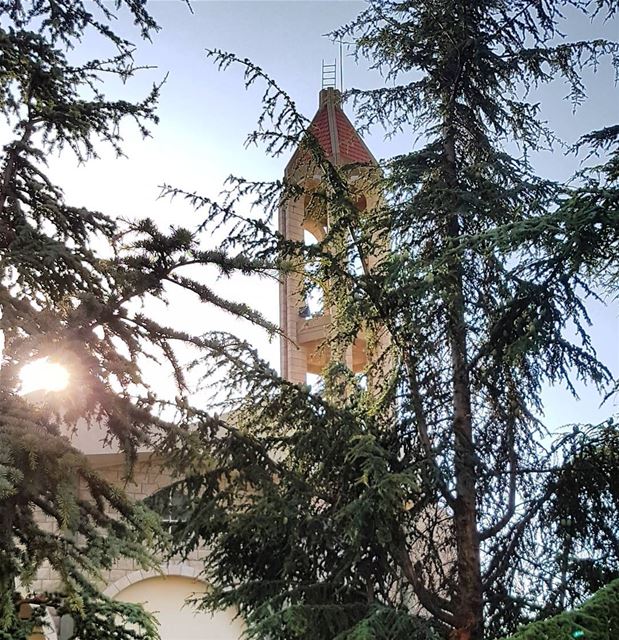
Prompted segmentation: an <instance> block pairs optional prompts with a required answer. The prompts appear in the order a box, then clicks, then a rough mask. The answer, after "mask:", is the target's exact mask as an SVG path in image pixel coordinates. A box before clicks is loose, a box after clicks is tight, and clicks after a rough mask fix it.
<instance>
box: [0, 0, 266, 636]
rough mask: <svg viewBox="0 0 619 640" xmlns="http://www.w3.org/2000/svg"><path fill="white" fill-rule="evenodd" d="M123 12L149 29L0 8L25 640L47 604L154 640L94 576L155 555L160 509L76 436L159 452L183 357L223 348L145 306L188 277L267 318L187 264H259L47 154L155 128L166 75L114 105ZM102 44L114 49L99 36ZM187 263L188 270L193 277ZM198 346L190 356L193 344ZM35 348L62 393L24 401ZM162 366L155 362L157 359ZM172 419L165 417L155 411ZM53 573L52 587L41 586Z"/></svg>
mask: <svg viewBox="0 0 619 640" xmlns="http://www.w3.org/2000/svg"><path fill="white" fill-rule="evenodd" d="M121 15H124V16H130V17H131V18H132V20H133V22H134V26H135V27H136V29H137V32H138V34H139V36H140V37H142V38H150V37H151V36H152V35H153V34H154V33H155V32H156V30H157V28H158V27H157V25H156V24H155V22H154V20H153V19H152V17H151V16H150V15H149V13H148V12H147V10H146V7H145V4H144V3H143V2H141V1H138V2H134V1H133V0H128V1H127V2H124V1H121V0H119V1H118V2H114V3H108V2H99V1H98V0H97V1H95V2H92V3H90V2H89V3H86V2H81V1H73V0H71V1H65V0H57V1H56V0H55V1H54V2H47V1H43V0H32V1H31V2H21V1H18V0H15V1H13V0H6V1H4V0H3V1H1V2H0V111H1V113H2V116H3V119H4V122H3V136H5V140H4V142H3V146H2V156H1V159H0V163H1V169H0V311H1V318H0V332H1V334H2V339H3V351H2V369H1V372H0V637H1V638H3V639H4V638H6V639H8V638H11V639H12V640H14V639H16V638H26V637H28V635H29V634H30V632H31V631H32V630H33V629H35V628H37V627H38V626H40V625H41V624H43V622H44V620H45V617H46V616H45V614H46V610H51V611H54V610H55V612H56V613H57V614H58V615H63V614H64V613H67V614H70V615H71V616H72V617H73V620H74V623H75V638H79V639H80V640H98V639H101V640H103V639H105V640H108V639H109V638H115V639H117V640H147V639H151V638H155V637H156V636H157V628H156V623H155V621H154V619H153V618H152V617H151V616H150V615H147V614H146V613H145V612H144V611H143V610H142V608H141V607H139V606H137V605H129V604H125V603H121V602H116V601H113V600H111V599H109V598H107V597H105V596H104V595H103V593H102V591H101V589H102V588H103V587H102V584H103V583H102V572H104V571H105V570H107V569H110V568H112V567H113V565H114V563H115V561H117V560H119V559H122V558H124V559H132V560H134V561H135V562H136V564H137V566H142V567H146V568H149V567H151V568H152V567H154V566H157V565H158V563H157V562H156V560H155V556H154V552H155V551H156V550H157V549H159V548H160V547H161V546H162V545H163V544H164V542H165V539H166V536H164V535H163V533H162V530H161V527H160V525H159V520H158V517H157V516H156V514H155V513H154V512H153V511H150V510H149V509H148V508H146V507H145V506H144V505H136V504H133V503H132V502H131V501H130V500H129V499H128V497H127V496H126V495H125V493H124V492H123V490H122V489H120V488H118V487H116V486H112V485H111V484H109V483H108V482H107V481H106V480H104V479H103V478H102V477H101V476H100V475H99V474H98V473H97V472H96V471H94V470H93V469H92V468H91V466H90V463H89V461H88V459H87V458H86V457H85V456H84V455H83V454H82V453H80V451H78V450H77V449H75V448H74V447H73V446H71V444H70V441H69V439H68V437H67V436H68V435H69V434H70V433H71V432H72V431H74V430H76V429H84V428H87V427H88V424H89V423H90V424H91V425H92V424H96V425H99V426H100V427H103V428H104V429H105V434H106V442H107V443H108V444H109V445H113V446H115V447H116V448H117V450H120V451H122V452H124V454H125V458H126V462H127V464H126V476H127V479H129V478H130V477H131V473H132V470H133V463H134V462H135V460H136V452H137V450H138V448H148V449H151V450H153V449H156V448H157V445H158V443H160V442H162V441H165V440H166V439H167V438H170V437H172V436H171V434H173V435H174V438H176V440H178V439H179V438H180V439H181V440H182V437H183V433H184V426H183V425H182V424H181V425H179V423H178V422H177V421H176V420H175V419H174V411H175V408H176V407H177V406H181V407H184V406H185V404H186V402H187V395H188V383H187V380H186V376H185V373H186V372H185V369H184V366H183V362H182V359H181V358H180V356H179V355H178V354H179V346H180V345H183V348H184V349H185V353H187V352H192V350H193V351H194V352H195V353H196V354H197V353H202V354H204V356H203V357H205V358H206V355H207V354H208V353H214V354H216V356H217V357H218V355H217V354H219V352H220V351H221V349H222V345H221V344H220V343H219V342H218V341H217V340H216V339H214V338H208V339H207V338H204V337H203V336H200V335H191V334H189V333H187V332H186V331H183V330H182V329H179V328H173V327H167V326H165V325H164V324H161V323H160V322H157V321H156V320H155V319H153V318H151V317H149V315H148V313H147V311H146V308H147V307H146V305H145V303H147V302H149V301H152V300H159V301H162V302H164V303H165V302H166V300H167V296H168V293H169V292H170V291H171V290H174V289H183V290H185V291H187V292H189V293H190V294H192V295H193V296H194V299H195V300H196V302H197V303H203V304H204V305H216V306H218V307H220V308H222V309H225V310H227V311H229V312H230V313H233V314H236V315H238V316H241V317H244V318H246V319H248V320H249V321H253V322H257V323H260V324H262V325H263V326H265V327H266V328H268V329H270V330H271V329H272V327H269V325H268V323H267V322H266V321H265V320H264V319H263V318H261V317H260V316H259V315H258V314H256V313H255V312H253V311H252V310H251V309H249V308H248V307H247V306H246V305H243V304H239V303H235V302H233V301H229V300H226V299H224V298H222V297H221V296H219V295H217V294H216V293H215V292H214V291H213V290H212V289H211V288H210V287H208V286H207V285H206V284H205V283H204V281H203V280H201V279H195V278H194V275H195V270H196V269H199V268H200V267H201V266H204V265H208V266H212V267H215V268H216V269H218V270H219V271H220V272H221V274H222V275H224V276H225V275H229V274H230V273H233V272H237V271H239V272H249V271H251V272H253V273H257V272H261V270H262V269H263V266H262V265H261V264H260V263H257V262H256V261H255V260H253V259H248V258H245V257H243V256H241V255H237V254H234V253H226V252H224V251H221V250H209V251H206V250H203V249H201V248H200V240H199V238H200V233H201V231H200V229H199V228H196V229H183V228H172V229H170V230H167V231H162V230H160V229H158V228H157V227H156V225H155V224H154V223H153V222H152V221H150V220H147V219H146V220H140V221H134V222H126V221H123V220H121V219H117V218H112V217H110V216H107V215H105V214H103V213H100V212H98V211H91V210H88V209H86V208H84V207H80V206H74V205H72V204H70V203H68V202H67V201H66V199H65V196H64V194H63V191H62V187H61V185H58V184H56V183H55V182H54V181H53V180H52V178H51V177H50V175H52V172H51V171H50V165H53V163H54V160H55V158H56V156H57V154H58V153H59V152H61V151H64V152H66V153H72V154H73V155H74V156H75V157H76V158H77V160H78V161H80V162H87V161H88V160H89V159H91V158H93V157H96V155H97V152H98V149H99V148H100V147H101V145H103V146H106V147H107V148H108V149H110V148H111V149H112V150H113V151H114V152H115V153H117V154H121V153H122V136H121V128H122V127H124V126H125V123H127V121H130V122H132V123H133V124H134V125H135V126H137V128H138V131H139V132H140V133H142V135H144V136H146V135H149V128H150V127H151V126H152V125H154V124H156V123H157V115H156V113H155V109H156V103H157V98H158V95H159V92H160V88H161V85H156V86H154V87H153V88H152V91H151V92H150V93H148V95H146V97H145V98H144V99H142V100H141V101H138V102H135V103H131V102H129V101H126V100H123V99H110V98H108V97H107V96H106V94H105V88H106V83H105V79H106V78H109V77H110V76H116V77H118V78H120V79H122V80H127V79H129V78H130V77H131V76H132V75H133V74H134V73H136V72H137V71H138V68H136V66H135V64H134V62H133V57H132V53H133V50H134V45H133V44H132V43H131V42H129V41H128V40H126V39H125V38H123V37H121V36H119V35H118V34H117V33H116V32H115V31H114V30H113V23H114V21H115V20H116V19H117V18H118V17H119V16H121ZM93 37H94V38H99V39H100V40H99V43H100V44H102V46H108V47H109V49H110V51H111V57H110V58H109V59H101V60H86V61H83V60H82V61H81V56H83V51H82V49H81V48H80V43H81V42H82V40H83V39H85V38H93ZM106 43H107V44H106ZM192 269H193V270H194V271H193V272H192ZM192 357H193V356H192ZM40 358H48V360H50V361H51V362H59V363H61V364H62V365H63V366H65V367H66V368H67V369H68V370H69V373H70V387H69V389H68V390H67V391H66V392H63V393H62V394H57V395H56V396H53V397H51V396H47V397H45V398H43V399H41V400H40V401H39V400H37V401H33V400H32V398H24V397H22V396H21V395H20V383H19V372H20V369H21V368H22V367H23V366H24V365H25V364H27V363H29V362H32V361H36V360H38V359H40ZM152 363H154V365H153V364H152ZM145 366H151V367H152V366H159V367H167V368H168V370H169V371H170V373H171V375H172V376H173V379H174V382H175V390H174V391H173V392H172V394H169V396H167V397H160V396H158V395H157V394H156V393H155V391H154V390H153V389H151V388H150V387H149V385H148V383H147V380H146V378H145V377H144V375H143V370H144V367H145ZM164 416H165V417H167V418H168V419H164ZM41 568H47V569H52V570H53V571H54V575H55V576H56V578H57V588H55V589H54V590H53V592H50V593H40V592H38V591H37V590H36V588H35V586H36V584H37V583H36V582H35V580H36V577H37V572H38V570H39V569H41Z"/></svg>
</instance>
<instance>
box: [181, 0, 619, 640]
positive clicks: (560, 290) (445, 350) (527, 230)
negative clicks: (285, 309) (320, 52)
mask: <svg viewBox="0 0 619 640" xmlns="http://www.w3.org/2000/svg"><path fill="white" fill-rule="evenodd" d="M565 7H569V8H570V9H571V10H578V11H582V12H584V13H585V14H587V15H590V14H591V12H593V11H595V10H596V7H598V8H599V11H600V12H602V14H606V13H608V14H613V13H614V10H615V6H614V4H613V3H604V2H600V3H598V4H597V5H595V4H591V3H580V2H576V1H574V2H569V1H566V2H561V1H559V0H556V1H555V0H547V1H543V2H542V1H539V2H529V1H525V0H522V1H510V2H503V1H500V0H499V1H496V0H492V1H489V0H474V1H471V0H466V1H464V0H463V1H462V2H460V1H454V0H449V1H447V0H427V1H425V0H415V1H401V2H389V1H382V2H369V3H368V7H367V9H366V10H365V11H364V12H363V13H362V14H361V15H360V17H359V18H358V19H357V20H355V21H354V22H353V23H352V24H350V25H348V26H347V27H344V28H342V29H340V30H339V31H337V32H336V33H335V34H334V36H335V37H336V38H337V39H345V40H347V41H350V40H352V41H354V42H355V46H356V52H357V53H358V55H360V56H365V57H367V58H368V59H369V61H370V62H371V63H372V64H373V65H374V66H375V67H376V68H379V69H381V70H382V72H383V73H384V75H385V76H387V78H388V79H389V87H388V88H384V87H381V88H379V89H376V90H373V91H351V92H349V93H350V96H351V97H352V98H353V99H354V101H355V104H356V105H357V109H358V114H359V118H360V121H361V124H362V125H365V126H371V125H373V124H381V125H383V126H384V127H385V128H386V129H387V132H388V133H389V134H394V135H396V134H398V132H399V131H400V130H404V131H409V130H410V129H412V130H413V131H414V132H415V133H417V134H420V136H421V138H420V140H421V146H420V148H418V149H414V150H411V151H410V153H407V154H404V155H402V156H399V157H396V158H393V159H391V160H388V161H386V162H385V163H383V166H382V173H381V174H380V175H379V172H377V171H373V170H367V169H366V170H363V169H361V168H359V167H343V168H340V169H336V168H334V167H332V166H331V165H329V163H328V162H327V161H326V160H325V158H324V156H323V154H322V153H321V151H320V149H319V148H318V145H317V144H316V141H315V140H313V138H312V136H311V135H305V134H304V132H303V127H304V126H305V125H304V122H305V121H304V120H303V119H302V118H301V117H300V116H296V117H294V116H293V115H291V111H290V110H291V108H292V106H293V105H292V102H291V101H290V99H289V98H287V97H286V96H285V95H284V94H283V93H282V92H281V90H279V88H278V87H277V86H276V85H275V84H274V83H272V82H271V81H268V80H267V90H266V94H265V101H264V112H263V114H262V116H261V118H260V128H259V129H258V131H257V132H256V133H255V134H254V135H253V136H252V137H251V140H254V141H259V142H265V143H266V144H267V145H269V148H270V149H271V150H272V151H274V152H277V153H280V152H282V150H284V149H290V150H292V149H294V147H295V146H296V145H298V144H301V145H302V146H303V148H304V150H305V152H306V153H307V156H308V158H309V163H310V167H309V169H308V174H309V175H313V174H315V173H316V171H317V170H318V171H321V172H322V176H323V183H322V185H321V186H320V187H319V188H318V190H317V191H316V190H312V191H310V192H308V193H305V192H304V190H303V186H302V185H299V184H290V183H288V182H286V181H283V182H281V183H279V182H278V183H274V184H263V183H258V184H257V183H252V182H245V181H243V180H241V179H234V180H231V183H230V197H229V199H228V201H227V202H226V203H224V204H223V205H220V204H217V203H212V202H209V201H207V200H204V199H200V198H199V196H197V195H195V194H184V195H186V197H188V198H189V199H191V200H192V201H193V202H194V203H195V204H196V205H198V206H200V207H203V208H206V211H207V214H206V216H205V217H206V220H205V225H206V224H208V223H224V224H225V223H230V224H231V225H233V229H232V231H231V233H230V237H229V238H228V240H227V241H226V243H224V246H226V245H227V246H229V247H234V248H235V250H236V249H238V248H239V247H242V248H243V249H244V253H245V255H247V256H248V257H254V258H264V257H265V256H275V257H276V258H277V259H278V260H279V266H280V269H281V270H282V272H284V273H286V272H290V271H293V272H294V271H295V270H298V271H299V272H300V273H303V277H304V279H305V288H306V289H307V290H311V289H312V288H316V287H320V288H322V289H323V290H324V292H325V308H326V309H330V310H331V315H332V317H333V318H335V320H336V321H335V322H334V330H333V332H332V334H331V335H329V346H330V348H331V349H332V353H335V354H338V353H343V350H344V349H345V347H346V346H347V345H349V344H350V342H351V341H352V339H353V338H354V336H356V335H357V333H358V332H359V331H365V332H366V334H367V335H368V336H369V342H370V344H373V347H374V359H373V362H372V363H371V364H370V365H369V366H368V369H367V371H366V372H365V374H366V377H365V378H363V377H359V376H354V375H352V374H351V373H350V372H349V371H347V370H346V368H345V367H343V366H341V365H340V364H339V363H338V362H337V357H336V358H335V362H334V363H333V365H332V366H331V367H330V368H329V369H328V370H327V371H325V372H324V393H321V392H320V391H317V390H314V391H313V392H312V391H310V390H309V389H307V388H305V387H299V386H295V385H292V384H290V383H287V382H285V381H282V380H280V379H279V378H278V376H277V375H276V374H275V372H273V371H272V370H270V369H269V368H268V367H267V366H266V365H265V364H264V363H262V362H261V361H260V360H259V358H257V356H256V355H255V353H254V352H253V351H252V350H251V349H249V348H247V346H246V345H243V344H241V343H239V342H238V341H235V340H234V339H233V338H229V341H228V343H227V345H226V350H225V352H222V354H221V357H220V358H221V363H222V364H224V365H226V366H227V367H228V372H227V374H226V376H225V380H226V389H225V393H223V394H222V393H218V394H217V395H216V397H217V400H218V401H219V402H221V406H222V411H223V412H224V417H221V416H219V415H212V414H209V413H207V412H205V411H201V410H198V409H187V412H186V416H187V420H188V421H189V422H192V423H194V424H195V431H194V432H193V433H192V442H193V444H194V445H195V449H193V450H192V449H190V448H189V447H187V448H176V449H175V451H174V455H175V456H176V457H177V461H178V464H179V465H180V466H181V468H182V469H183V470H184V472H187V473H188V474H189V477H188V479H187V480H186V481H185V482H180V483H179V484H178V485H177V486H176V487H174V488H172V489H171V491H172V492H173V493H176V495H177V497H179V496H180V497H183V498H184V499H185V514H184V521H183V522H182V523H179V525H178V531H177V535H178V538H177V539H178V548H179V549H180V550H181V551H184V552H189V551H191V550H192V549H195V548H196V547H197V546H199V545H202V544H205V545H206V546H207V549H208V552H207V556H206V560H205V575H206V576H207V577H208V579H209V580H210V581H211V583H212V584H213V585H214V589H213V591H212V592H211V593H209V594H208V595H207V596H206V598H205V599H204V602H203V604H204V606H205V607H208V608H219V607H222V608H223V607H226V606H230V605H236V606H237V607H238V608H239V609H240V612H241V614H242V615H243V616H244V617H245V618H246V619H247V621H248V624H249V629H248V634H249V635H250V637H255V638H260V637H270V638H287V639H288V638H299V639H305V638H307V639H309V638H321V639H324V640H327V639H329V640H331V639H333V638H349V637H355V638H357V637H363V638H374V639H379V638H381V639H382V638H398V639H400V638H409V637H418V638H427V637H433V634H434V635H439V636H441V637H449V638H454V639H458V640H468V639H472V640H479V639H480V638H482V637H485V638H491V637H497V636H499V635H504V634H506V633H510V632H513V631H514V630H515V629H517V628H518V627H519V626H520V625H521V624H523V623H525V622H527V621H529V620H531V619H534V618H536V617H545V616H549V615H552V614H554V613H555V612H557V611H559V610H562V609H564V608H566V607H572V606H575V605H577V604H579V603H580V602H581V601H582V599H583V598H584V597H586V596H587V595H588V594H590V593H592V592H593V591H595V590H596V589H598V588H599V587H600V586H601V585H602V584H604V583H605V582H607V581H610V580H612V579H615V578H617V576H618V571H619V553H618V551H619V530H618V528H617V522H618V516H619V514H618V509H617V504H618V503H617V493H616V491H617V488H616V487H617V460H616V454H615V453H614V451H616V441H617V426H616V423H614V422H609V423H607V424H604V425H601V426H599V427H586V428H584V427H583V428H577V429H575V430H574V431H573V432H572V433H569V434H568V435H565V433H561V434H550V433H548V432H547V430H546V429H545V427H544V425H543V424H542V423H541V422H540V420H539V419H538V418H537V416H539V415H540V412H541V409H542V406H541V388H542V385H544V384H547V383H552V384H560V385H564V386H566V387H567V388H569V389H572V390H573V379H580V380H583V381H585V382H586V383H588V384H590V385H591V386H592V387H594V388H597V389H599V390H604V391H607V392H611V391H612V388H613V380H612V376H611V374H610V372H609V371H608V370H607V368H606V367H605V366H604V364H603V362H602V361H601V360H600V359H599V358H598V356H597V355H596V353H595V351H594V350H593V348H592V345H591V342H590V339H589V335H588V324H589V318H588V315H587V309H586V304H587V300H588V299H589V298H591V297H595V296H596V295H597V294H596V293H595V291H596V290H597V291H603V292H604V293H605V292H606V291H607V290H606V289H604V287H605V286H607V285H609V284H610V285H611V286H612V285H613V282H614V284H615V285H616V279H615V280H612V277H614V278H616V268H617V260H616V255H617V251H618V250H619V242H618V241H619V237H618V235H617V231H618V228H617V221H618V220H619V216H618V215H617V214H618V212H617V193H618V189H617V186H618V185H617V172H616V166H617V165H616V162H617V160H616V158H617V156H616V147H613V146H612V145H613V144H614V143H613V138H614V136H615V135H616V129H615V128H613V127H611V128H609V129H606V130H604V131H601V132H598V133H594V134H591V135H590V136H587V137H586V138H584V139H583V140H582V141H581V144H582V146H583V148H587V149H591V148H592V146H591V145H594V148H595V146H597V147H598V148H599V147H600V145H603V144H605V143H607V144H608V145H610V146H608V147H607V152H608V151H610V157H608V158H605V159H604V160H603V162H606V160H608V161H607V162H606V164H605V165H604V168H603V170H602V171H601V172H596V171H594V170H593V169H591V170H587V171H583V172H582V173H581V174H580V175H579V176H578V177H577V179H576V180H575V181H573V182H572V183H571V185H570V186H568V185H566V184H561V183H557V182H553V181H550V180H548V179H546V178H544V177H543V176H538V175H536V174H535V172H534V170H533V167H532V166H531V164H530V162H529V156H530V153H531V152H534V151H539V150H541V149H542V148H544V147H546V146H548V145H552V144H554V142H555V140H554V136H553V133H552V131H551V130H550V129H548V127H547V125H546V124H544V123H542V122H541V121H540V120H539V118H538V107H537V105H536V104H535V103H534V102H533V99H532V97H531V92H532V91H534V90H535V88H536V87H537V86H538V85H539V84H542V83H545V82H549V81H550V80H552V79H554V78H562V79H564V80H565V81H566V82H567V85H568V87H569V91H570V96H571V98H572V99H573V101H574V103H575V104H579V103H580V102H582V101H583V100H584V99H585V93H584V86H583V82H582V80H581V77H582V72H583V70H584V69H585V68H587V67H589V66H591V65H595V64H597V63H598V62H599V60H600V59H601V58H604V57H609V58H611V59H612V58H613V56H614V57H615V60H616V54H617V51H618V46H617V44H615V43H612V42H606V41H603V40H595V41H592V42H573V43H572V42H570V41H569V40H563V41H561V42H560V43H559V44H557V42H556V38H558V36H559V32H560V30H561V29H562V28H563V26H564V25H563V23H562V16H561V11H562V10H563V9H564V8H565ZM213 55H214V56H215V57H216V59H217V61H219V62H220V63H221V64H222V65H223V66H228V65H230V64H231V63H233V62H238V63H240V64H242V65H243V67H244V68H245V70H246V72H245V76H246V79H248V81H249V82H251V81H253V80H262V79H263V78H264V73H263V72H262V71H261V70H260V69H258V68H256V67H255V66H254V65H253V64H252V63H250V62H248V61H241V60H236V59H235V58H234V57H233V56H230V55H228V54H223V53H221V52H214V53H213ZM271 125H272V126H271ZM287 127H288V128H287ZM508 142H509V144H508ZM513 149H517V151H515V152H513V153H514V155H511V154H510V150H513ZM560 153H561V151H560V148H559V147H558V146H557V147H556V149H555V154H556V158H557V159H558V158H559V157H560V155H559V154H560ZM352 177H356V178H357V179H356V181H355V182H353V181H352V180H351V178H352ZM375 189H380V190H381V191H382V192H383V194H384V199H383V200H382V201H381V202H380V203H379V204H378V205H377V206H376V207H375V208H373V209H372V210H369V211H365V212H359V211H358V210H357V208H356V207H355V206H354V202H355V198H356V195H357V194H358V193H359V192H363V191H366V192H369V191H372V190H375ZM170 193H173V194H179V193H180V192H178V191H175V190H170ZM303 196H306V197H308V198H311V199H313V200H314V201H315V202H317V203H319V204H317V205H316V206H322V207H325V208H326V209H327V212H328V218H329V222H330V228H329V232H328V233H327V236H326V238H325V239H324V241H322V242H319V243H317V244H315V245H312V246H309V247H306V246H303V245H302V244H299V243H294V242H290V241H286V239H284V238H282V237H280V236H279V235H278V234H277V233H275V232H273V231H272V229H271V227H270V226H269V216H270V215H271V214H272V213H273V212H274V211H275V210H276V209H277V206H278V205H279V204H280V203H281V202H282V201H283V202H287V201H288V200H289V199H294V198H298V197H303ZM241 198H250V199H253V201H254V202H255V203H256V204H257V205H259V206H258V207H257V209H258V210H260V211H261V212H266V213H264V215H262V214H256V215H255V217H249V218H248V217H244V216H243V215H241V213H239V211H238V210H237V206H236V205H237V204H238V202H239V201H240V199H241ZM369 257H374V258H375V261H374V262H373V263H372V264H370V262H369V260H368V258H369ZM299 265H301V266H299ZM359 265H361V268H358V267H359ZM613 274H614V275H613ZM608 276H611V278H609V277H608ZM609 279H610V280H611V281H610V282H609ZM596 288H597V289H596ZM385 333H386V334H387V335H388V340H386V341H383V342H382V343H381V339H380V336H381V335H384V334H385ZM381 344H382V348H381V346H380V345H381ZM205 460H208V461H209V462H208V465H206V464H205V462H204V461H205ZM355 634H356V635H355ZM415 634H416V635H415Z"/></svg>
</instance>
